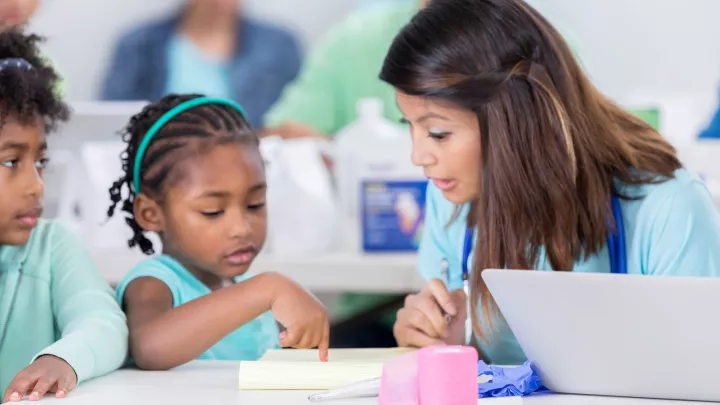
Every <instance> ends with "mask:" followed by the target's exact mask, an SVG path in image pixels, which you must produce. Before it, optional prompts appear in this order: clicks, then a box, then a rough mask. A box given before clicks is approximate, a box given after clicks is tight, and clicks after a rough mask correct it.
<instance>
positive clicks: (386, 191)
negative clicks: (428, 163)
mask: <svg viewBox="0 0 720 405" xmlns="http://www.w3.org/2000/svg"><path fill="white" fill-rule="evenodd" d="M426 190H427V180H421V181H364V182H363V183H362V184H361V200H360V202H361V207H362V240H363V250H364V251H365V252H414V251H416V250H417V248H418V246H419V244H420V236H421V234H422V228H423V222H424V219H425V193H426Z"/></svg>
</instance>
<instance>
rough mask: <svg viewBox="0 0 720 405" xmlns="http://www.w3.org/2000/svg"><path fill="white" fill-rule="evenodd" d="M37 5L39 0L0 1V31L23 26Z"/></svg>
mask: <svg viewBox="0 0 720 405" xmlns="http://www.w3.org/2000/svg"><path fill="white" fill-rule="evenodd" d="M39 3H40V0H0V30H7V29H9V28H13V27H21V26H23V25H25V24H26V23H27V22H28V20H29V19H30V17H32V15H33V14H35V10H37V8H38V5H39Z"/></svg>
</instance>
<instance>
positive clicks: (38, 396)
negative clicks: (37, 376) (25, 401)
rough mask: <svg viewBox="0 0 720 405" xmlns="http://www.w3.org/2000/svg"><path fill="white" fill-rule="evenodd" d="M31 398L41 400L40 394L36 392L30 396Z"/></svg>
mask: <svg viewBox="0 0 720 405" xmlns="http://www.w3.org/2000/svg"><path fill="white" fill-rule="evenodd" d="M30 398H34V399H38V398H40V393H38V392H37V391H35V392H33V393H32V394H30Z"/></svg>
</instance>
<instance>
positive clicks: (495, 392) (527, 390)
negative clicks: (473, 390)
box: [478, 360, 548, 398]
mask: <svg viewBox="0 0 720 405" xmlns="http://www.w3.org/2000/svg"><path fill="white" fill-rule="evenodd" d="M480 376H490V377H492V380H490V381H488V382H486V383H479V384H478V395H479V397H480V398H489V397H522V396H526V395H530V394H534V393H540V392H548V390H547V388H545V387H544V386H543V385H542V382H541V381H540V377H538V375H537V372H535V369H534V368H533V366H532V364H530V362H525V364H523V365H522V366H519V367H498V366H488V365H487V364H485V362H484V361H482V360H481V361H480V362H478V377H480Z"/></svg>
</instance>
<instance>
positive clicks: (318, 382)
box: [239, 348, 414, 390]
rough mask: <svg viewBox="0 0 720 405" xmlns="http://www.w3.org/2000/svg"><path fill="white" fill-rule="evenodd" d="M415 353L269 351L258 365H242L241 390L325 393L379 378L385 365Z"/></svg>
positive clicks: (331, 350)
mask: <svg viewBox="0 0 720 405" xmlns="http://www.w3.org/2000/svg"><path fill="white" fill-rule="evenodd" d="M413 350H414V349H404V348H403V349H399V348H392V349H330V352H329V360H328V361H327V362H321V361H320V358H319V354H318V351H317V350H287V349H282V350H270V351H268V352H267V353H266V354H265V355H264V356H263V357H262V358H261V359H260V360H258V361H244V362H241V363H240V376H239V377H240V378H239V381H240V384H239V387H240V389H241V390H326V389H333V388H339V387H342V386H345V385H348V384H352V383H355V382H358V381H364V380H369V379H373V378H380V377H381V376H382V369H383V365H384V364H385V363H386V362H387V361H389V360H391V359H393V358H395V357H398V356H402V355H403V354H406V353H409V352H411V351H413Z"/></svg>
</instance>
